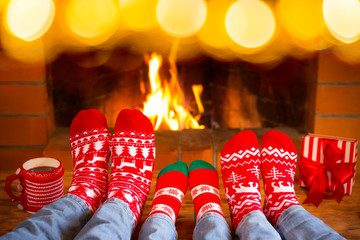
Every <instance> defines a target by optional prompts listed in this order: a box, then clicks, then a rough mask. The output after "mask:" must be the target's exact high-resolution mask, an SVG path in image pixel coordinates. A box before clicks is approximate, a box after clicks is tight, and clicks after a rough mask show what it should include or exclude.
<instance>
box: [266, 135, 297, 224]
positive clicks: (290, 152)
mask: <svg viewBox="0 0 360 240" xmlns="http://www.w3.org/2000/svg"><path fill="white" fill-rule="evenodd" d="M261 145H262V150H261V162H262V169H261V170H262V176H263V181H264V187H265V203H264V213H265V215H266V217H267V219H268V220H269V222H270V223H271V224H272V225H273V226H275V225H276V222H277V220H278V218H279V217H280V215H281V214H282V213H283V212H284V211H285V210H286V209H288V208H289V207H291V206H293V205H299V203H298V201H297V199H296V196H295V191H294V176H295V169H296V157H297V154H296V148H295V146H294V144H293V142H292V141H291V140H290V139H289V138H288V136H286V135H285V134H284V133H281V132H278V131H275V130H270V131H268V132H267V133H266V134H265V135H264V137H263V139H262V141H261Z"/></svg>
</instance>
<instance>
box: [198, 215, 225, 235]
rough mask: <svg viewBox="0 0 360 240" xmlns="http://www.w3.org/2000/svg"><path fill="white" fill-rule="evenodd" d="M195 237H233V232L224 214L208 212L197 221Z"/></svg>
mask: <svg viewBox="0 0 360 240" xmlns="http://www.w3.org/2000/svg"><path fill="white" fill-rule="evenodd" d="M193 239H194V240H201V239H212V240H214V239H231V234H230V229H229V226H228V224H227V222H226V220H225V218H224V217H223V216H222V215H220V214H218V213H216V212H208V213H205V214H204V215H203V216H202V218H200V220H199V221H198V222H197V224H196V226H195V230H194V235H193Z"/></svg>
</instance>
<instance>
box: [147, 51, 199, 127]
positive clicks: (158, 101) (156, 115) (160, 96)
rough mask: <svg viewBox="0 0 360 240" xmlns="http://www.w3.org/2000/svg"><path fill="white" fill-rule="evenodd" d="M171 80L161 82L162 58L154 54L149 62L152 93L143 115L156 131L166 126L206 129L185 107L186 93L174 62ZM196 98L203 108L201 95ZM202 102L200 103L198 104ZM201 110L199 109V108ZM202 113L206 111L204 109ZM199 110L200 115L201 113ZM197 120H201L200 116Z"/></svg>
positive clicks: (171, 62)
mask: <svg viewBox="0 0 360 240" xmlns="http://www.w3.org/2000/svg"><path fill="white" fill-rule="evenodd" d="M169 63H170V69H169V72H170V76H171V77H170V79H169V80H168V81H161V78H160V75H159V69H160V67H161V65H162V57H161V56H160V55H157V54H156V53H153V54H152V55H151V57H150V60H149V61H148V64H149V80H150V87H151V92H150V93H149V94H148V95H147V97H146V102H145V103H144V109H143V113H144V114H145V115H146V116H147V117H148V118H149V119H150V121H151V122H152V123H153V125H154V128H155V130H157V129H159V128H160V127H161V126H162V127H164V126H166V127H167V128H169V129H171V130H180V129H184V128H204V126H200V125H199V123H198V122H197V121H196V119H195V118H194V117H193V116H192V115H191V114H190V112H189V111H188V110H186V109H185V108H184V107H183V103H184V93H183V91H182V90H181V88H180V85H179V82H178V79H177V69H176V65H175V63H174V62H173V61H170V62H169ZM142 91H143V90H142ZM198 94H199V95H198V96H195V98H196V101H197V105H198V106H199V104H200V105H201V106H202V104H201V101H200V94H201V92H199V93H198ZM198 101H200V103H198ZM198 108H199V107H198ZM201 111H204V110H203V108H202V110H201ZM201 111H200V108H199V113H201ZM196 118H200V115H198V116H197V117H196Z"/></svg>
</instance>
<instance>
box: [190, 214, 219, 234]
mask: <svg viewBox="0 0 360 240" xmlns="http://www.w3.org/2000/svg"><path fill="white" fill-rule="evenodd" d="M211 217H216V218H219V221H224V222H225V223H226V220H225V218H224V217H223V216H222V215H221V214H219V213H216V212H207V213H205V214H204V215H202V216H201V218H200V219H199V220H198V221H197V223H196V226H195V230H196V227H197V226H198V225H200V224H201V222H202V221H204V219H206V218H211Z"/></svg>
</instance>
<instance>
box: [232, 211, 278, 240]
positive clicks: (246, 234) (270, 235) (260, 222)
mask: <svg viewBox="0 0 360 240" xmlns="http://www.w3.org/2000/svg"><path fill="white" fill-rule="evenodd" d="M235 233H236V236H237V237H238V238H239V239H248V240H252V239H272V240H273V239H281V237H280V235H279V233H278V232H277V231H276V230H275V228H274V227H273V226H272V225H271V224H270V223H269V222H268V220H267V219H266V217H265V215H264V214H263V213H262V212H261V211H258V210H256V211H252V212H249V213H248V214H246V215H245V217H244V218H243V219H242V220H241V222H240V223H239V225H238V226H237V228H236V232H235Z"/></svg>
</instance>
